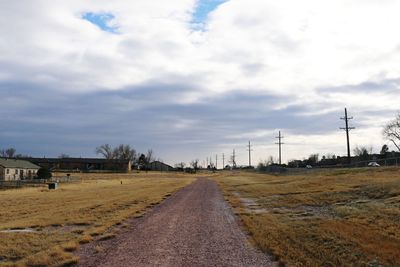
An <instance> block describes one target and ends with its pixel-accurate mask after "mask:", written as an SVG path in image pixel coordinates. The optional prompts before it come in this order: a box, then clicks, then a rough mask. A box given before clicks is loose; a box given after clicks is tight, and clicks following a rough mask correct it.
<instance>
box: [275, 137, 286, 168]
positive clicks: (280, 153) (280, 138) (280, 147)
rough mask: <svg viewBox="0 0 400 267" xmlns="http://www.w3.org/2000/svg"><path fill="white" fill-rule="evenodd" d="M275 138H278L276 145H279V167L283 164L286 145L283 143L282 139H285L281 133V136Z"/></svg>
mask: <svg viewBox="0 0 400 267" xmlns="http://www.w3.org/2000/svg"><path fill="white" fill-rule="evenodd" d="M275 138H278V143H275V144H277V145H279V165H281V164H282V145H283V144H284V143H282V139H283V138H284V137H283V136H281V131H279V135H278V136H277V137H275Z"/></svg>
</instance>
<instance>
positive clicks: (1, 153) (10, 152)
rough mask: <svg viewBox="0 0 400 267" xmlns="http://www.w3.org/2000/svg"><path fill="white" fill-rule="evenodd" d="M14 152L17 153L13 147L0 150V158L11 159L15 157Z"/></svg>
mask: <svg viewBox="0 0 400 267" xmlns="http://www.w3.org/2000/svg"><path fill="white" fill-rule="evenodd" d="M15 152H17V151H16V150H15V148H13V147H10V148H7V149H1V150H0V157H5V158H13V157H15Z"/></svg>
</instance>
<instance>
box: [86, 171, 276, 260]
mask: <svg viewBox="0 0 400 267" xmlns="http://www.w3.org/2000/svg"><path fill="white" fill-rule="evenodd" d="M132 222H133V223H132V227H131V228H130V229H129V230H127V231H126V232H124V233H123V234H120V235H118V236H117V237H116V238H114V239H112V240H109V241H106V242H102V245H103V246H105V250H104V252H101V253H95V254H93V253H92V252H90V250H89V249H82V250H81V251H80V252H79V253H78V254H79V256H80V257H81V260H80V262H79V266H113V267H116V266H271V265H272V263H271V260H270V258H269V257H268V256H267V255H265V254H264V253H262V252H261V251H259V250H257V249H255V248H254V247H253V246H252V245H251V244H250V243H249V242H248V239H247V237H246V234H244V233H243V231H242V230H241V229H240V227H239V225H238V223H237V221H236V219H235V216H234V215H233V214H232V210H231V208H230V207H229V206H228V204H227V203H226V202H225V200H224V199H223V196H222V194H221V191H220V189H219V188H218V186H217V184H216V183H215V182H214V181H212V180H209V179H205V178H200V179H198V180H196V181H195V182H193V183H192V184H190V185H188V186H186V187H185V188H183V189H182V190H180V191H178V192H177V193H175V194H174V195H172V196H171V197H169V198H168V199H167V200H166V201H164V202H163V203H162V204H160V205H158V206H156V207H155V208H154V209H153V210H151V211H150V212H148V213H147V214H146V215H145V216H143V217H142V218H140V219H134V220H132ZM96 242H98V241H96ZM94 245H95V244H92V246H94Z"/></svg>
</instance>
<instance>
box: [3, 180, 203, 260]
mask: <svg viewBox="0 0 400 267" xmlns="http://www.w3.org/2000/svg"><path fill="white" fill-rule="evenodd" d="M73 176H75V177H72V180H74V182H73V183H68V184H66V183H65V184H61V186H60V188H59V189H57V190H52V191H49V190H48V189H47V188H44V187H39V188H37V187H36V188H22V189H12V190H3V191H0V205H1V209H0V266H66V265H70V264H73V263H76V262H77V260H78V259H77V258H76V257H74V255H73V254H72V252H73V251H74V250H76V249H77V248H78V246H79V244H83V243H87V242H90V241H91V240H92V239H93V238H104V239H107V238H112V237H113V235H114V233H110V232H109V231H107V230H108V229H109V228H110V227H111V226H113V225H116V224H122V226H123V223H124V220H125V219H127V218H129V217H132V216H142V214H143V212H144V211H145V209H146V208H148V207H151V206H152V205H155V204H156V203H159V202H160V201H162V200H163V199H165V198H166V197H167V196H169V195H170V194H171V193H173V192H175V191H176V190H178V189H180V188H182V187H184V186H185V185H187V184H189V183H191V182H192V181H193V179H194V177H195V176H193V175H190V176H189V175H186V176H185V175H183V174H175V173H174V174H167V173H140V174H138V173H133V174H74V175H73ZM121 182H122V184H121ZM9 230H11V231H9Z"/></svg>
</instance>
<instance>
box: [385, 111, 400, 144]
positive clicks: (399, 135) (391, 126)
mask: <svg viewBox="0 0 400 267" xmlns="http://www.w3.org/2000/svg"><path fill="white" fill-rule="evenodd" d="M383 136H384V137H385V138H386V139H388V140H389V141H390V142H392V143H393V144H394V145H395V146H396V147H397V149H398V150H399V151H400V113H399V114H397V116H396V118H395V119H394V120H392V121H390V122H389V123H388V124H386V126H385V128H383Z"/></svg>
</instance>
